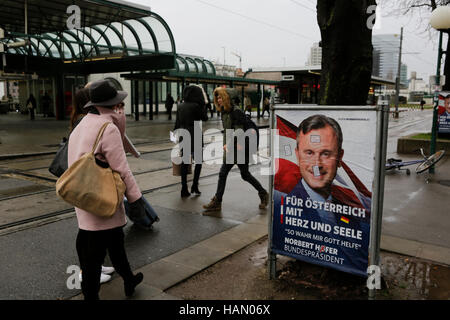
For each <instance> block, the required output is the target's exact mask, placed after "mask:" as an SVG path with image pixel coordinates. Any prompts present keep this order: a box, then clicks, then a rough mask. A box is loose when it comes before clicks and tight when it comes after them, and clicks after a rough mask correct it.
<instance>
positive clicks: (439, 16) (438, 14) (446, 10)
mask: <svg viewBox="0 0 450 320" xmlns="http://www.w3.org/2000/svg"><path fill="white" fill-rule="evenodd" d="M430 25H431V26H432V27H433V28H434V29H436V30H447V29H450V6H441V7H438V8H436V9H435V10H434V11H433V13H432V14H431V18H430Z"/></svg>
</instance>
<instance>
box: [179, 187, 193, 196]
mask: <svg viewBox="0 0 450 320" xmlns="http://www.w3.org/2000/svg"><path fill="white" fill-rule="evenodd" d="M190 195H191V194H190V193H189V191H188V188H187V186H186V187H183V188H182V189H181V197H182V198H187V197H189V196H190Z"/></svg>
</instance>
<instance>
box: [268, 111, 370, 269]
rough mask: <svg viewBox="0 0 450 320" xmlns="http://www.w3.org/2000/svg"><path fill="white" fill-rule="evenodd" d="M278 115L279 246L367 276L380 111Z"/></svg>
mask: <svg viewBox="0 0 450 320" xmlns="http://www.w3.org/2000/svg"><path fill="white" fill-rule="evenodd" d="M274 117H275V129H277V133H276V134H275V137H274V151H275V153H274V157H275V166H276V167H275V172H276V174H275V176H274V180H273V221H272V242H271V250H272V252H274V253H276V254H281V255H286V256H290V257H293V258H295V259H298V260H302V261H305V262H308V263H313V264H318V265H321V266H325V267H330V268H334V269H337V270H340V271H344V272H348V273H352V274H356V275H360V276H364V277H367V267H368V259H369V257H368V256H369V239H370V216H371V204H372V185H373V181H374V179H375V154H376V139H377V136H376V135H377V114H376V112H373V111H368V110H366V111H362V110H343V111H341V110H320V111H319V110H275V114H274ZM374 201H375V200H374Z"/></svg>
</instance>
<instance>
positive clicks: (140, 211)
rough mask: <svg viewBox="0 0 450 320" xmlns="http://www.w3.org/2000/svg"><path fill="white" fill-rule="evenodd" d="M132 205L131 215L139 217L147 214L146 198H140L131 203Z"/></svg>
mask: <svg viewBox="0 0 450 320" xmlns="http://www.w3.org/2000/svg"><path fill="white" fill-rule="evenodd" d="M129 205H130V217H133V218H136V219H139V218H142V217H145V216H146V213H145V206H144V200H143V199H142V197H141V198H139V199H138V200H136V201H135V202H133V203H129Z"/></svg>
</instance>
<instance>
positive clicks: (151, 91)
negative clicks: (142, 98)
mask: <svg viewBox="0 0 450 320" xmlns="http://www.w3.org/2000/svg"><path fill="white" fill-rule="evenodd" d="M148 85H149V88H148V102H149V111H150V112H149V118H148V119H149V120H153V81H150V82H149V84H148Z"/></svg>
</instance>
